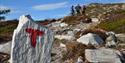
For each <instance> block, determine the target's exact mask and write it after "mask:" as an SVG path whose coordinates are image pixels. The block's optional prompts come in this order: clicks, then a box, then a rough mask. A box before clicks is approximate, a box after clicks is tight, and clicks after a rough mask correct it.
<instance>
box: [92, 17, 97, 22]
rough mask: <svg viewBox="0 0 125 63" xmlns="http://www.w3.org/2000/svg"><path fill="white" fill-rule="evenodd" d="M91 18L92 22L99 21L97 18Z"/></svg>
mask: <svg viewBox="0 0 125 63" xmlns="http://www.w3.org/2000/svg"><path fill="white" fill-rule="evenodd" d="M91 19H92V22H99V19H98V18H91Z"/></svg>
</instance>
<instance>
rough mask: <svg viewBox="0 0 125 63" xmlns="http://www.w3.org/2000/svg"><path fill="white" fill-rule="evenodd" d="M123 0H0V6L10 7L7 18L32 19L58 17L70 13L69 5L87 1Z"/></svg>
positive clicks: (112, 1)
mask: <svg viewBox="0 0 125 63" xmlns="http://www.w3.org/2000/svg"><path fill="white" fill-rule="evenodd" d="M119 2H125V0H0V8H10V9H11V12H10V13H9V14H7V15H6V16H7V19H16V18H17V19H18V18H19V16H21V15H23V14H30V15H31V16H32V18H33V19H35V20H41V19H48V18H60V17H63V16H66V15H69V13H70V7H71V5H76V4H81V5H85V4H89V3H119Z"/></svg>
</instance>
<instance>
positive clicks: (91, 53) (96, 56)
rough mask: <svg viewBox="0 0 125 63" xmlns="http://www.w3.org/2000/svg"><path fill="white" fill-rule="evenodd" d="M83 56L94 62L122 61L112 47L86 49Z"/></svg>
mask: <svg viewBox="0 0 125 63" xmlns="http://www.w3.org/2000/svg"><path fill="white" fill-rule="evenodd" d="M85 57H86V59H87V60H88V61H89V62H96V63H122V62H121V60H120V58H119V56H118V54H117V53H116V51H115V50H113V49H86V50H85Z"/></svg>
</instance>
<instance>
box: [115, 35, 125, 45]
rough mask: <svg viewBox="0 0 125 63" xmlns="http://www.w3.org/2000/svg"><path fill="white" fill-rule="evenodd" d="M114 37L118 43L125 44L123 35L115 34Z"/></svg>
mask: <svg viewBox="0 0 125 63" xmlns="http://www.w3.org/2000/svg"><path fill="white" fill-rule="evenodd" d="M116 37H117V39H118V40H119V41H120V42H124V43H125V34H116Z"/></svg>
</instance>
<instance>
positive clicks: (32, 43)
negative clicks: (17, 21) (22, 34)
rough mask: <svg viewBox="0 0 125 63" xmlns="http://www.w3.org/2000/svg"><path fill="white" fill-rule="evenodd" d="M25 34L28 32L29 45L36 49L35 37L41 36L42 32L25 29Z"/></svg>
mask: <svg viewBox="0 0 125 63" xmlns="http://www.w3.org/2000/svg"><path fill="white" fill-rule="evenodd" d="M26 32H28V33H29V34H31V35H30V39H31V45H32V46H33V47H34V48H35V47H36V38H37V36H42V35H43V34H44V32H43V31H40V30H35V29H32V28H27V29H26Z"/></svg>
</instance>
